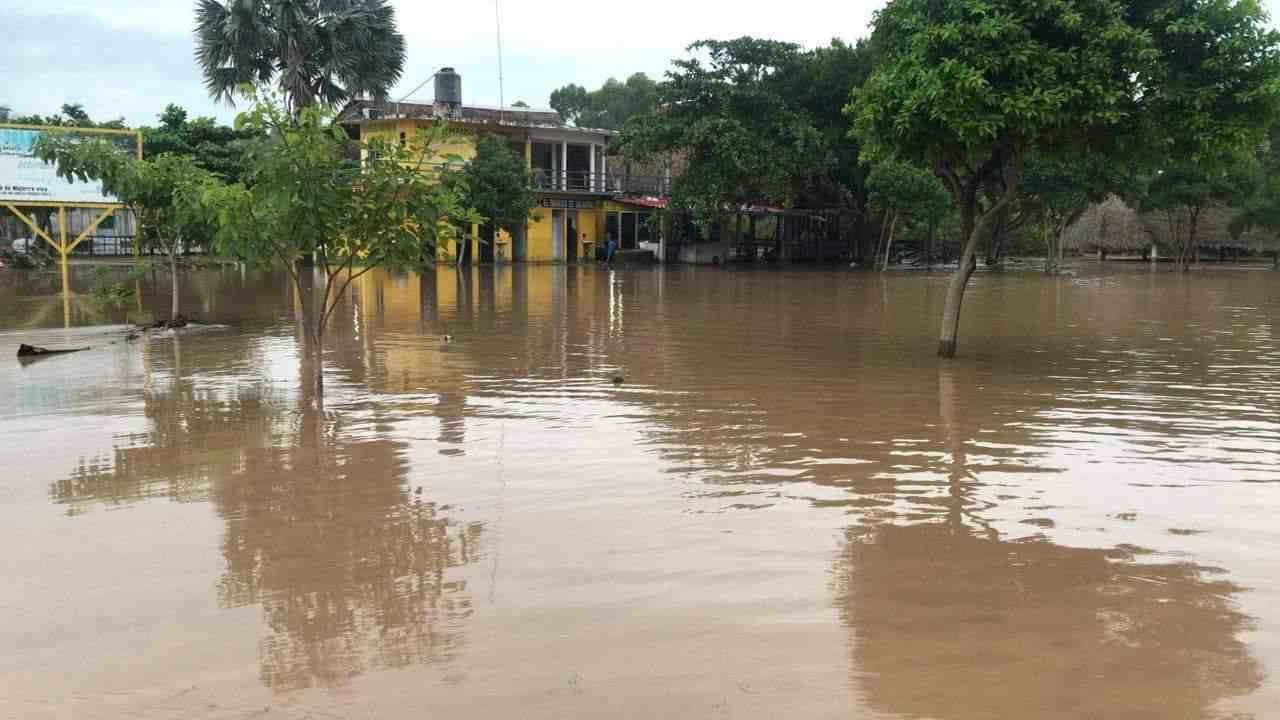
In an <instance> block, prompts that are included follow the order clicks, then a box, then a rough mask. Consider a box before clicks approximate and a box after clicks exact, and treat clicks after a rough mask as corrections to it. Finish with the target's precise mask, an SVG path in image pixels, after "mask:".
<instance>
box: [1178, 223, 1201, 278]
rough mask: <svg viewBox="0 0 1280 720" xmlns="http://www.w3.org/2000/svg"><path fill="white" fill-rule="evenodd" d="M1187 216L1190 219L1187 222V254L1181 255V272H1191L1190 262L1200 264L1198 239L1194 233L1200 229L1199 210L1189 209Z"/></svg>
mask: <svg viewBox="0 0 1280 720" xmlns="http://www.w3.org/2000/svg"><path fill="white" fill-rule="evenodd" d="M1189 216H1190V217H1189V218H1188V222H1187V252H1185V253H1183V258H1184V262H1183V264H1182V271H1183V272H1188V271H1190V270H1191V264H1190V263H1192V262H1194V263H1195V264H1196V265H1199V264H1200V241H1199V238H1197V237H1196V231H1197V230H1199V228H1200V209H1199V208H1191V209H1190V211H1189Z"/></svg>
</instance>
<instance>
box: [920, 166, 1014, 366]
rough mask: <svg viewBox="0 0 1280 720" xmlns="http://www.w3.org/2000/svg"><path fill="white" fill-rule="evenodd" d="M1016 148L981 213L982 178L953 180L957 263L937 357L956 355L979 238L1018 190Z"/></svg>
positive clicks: (943, 319) (974, 267)
mask: <svg viewBox="0 0 1280 720" xmlns="http://www.w3.org/2000/svg"><path fill="white" fill-rule="evenodd" d="M1015 152H1016V153H1018V155H1015V156H1005V158H1004V160H1005V161H1006V162H1009V161H1012V162H1013V163H1016V164H1015V165H1013V166H1010V165H1006V172H1007V171H1008V170H1009V169H1012V170H1013V172H1007V174H1006V175H1005V185H1004V194H1003V195H1001V196H1000V199H999V200H997V201H996V203H995V205H992V206H991V207H990V208H988V209H987V211H986V212H984V213H983V214H982V215H981V216H979V215H978V188H979V185H980V184H981V180H977V181H971V182H969V183H963V184H962V183H959V182H954V180H953V183H954V184H953V187H954V190H953V192H954V193H955V197H956V200H957V204H958V205H959V206H960V248H961V250H960V264H959V266H957V267H956V271H955V273H954V274H953V275H952V276H951V282H950V284H949V285H948V286H947V302H946V305H945V306H944V307H943V310H942V330H941V332H940V333H939V337H938V356H939V357H943V358H953V357H955V356H956V340H957V337H958V336H959V334H960V308H961V306H962V305H963V303H964V291H965V289H966V288H967V287H968V285H969V278H971V277H973V273H974V272H975V271H976V270H977V269H978V240H979V238H980V237H981V236H982V233H984V232H986V230H987V227H988V226H989V225H990V224H991V221H992V220H994V219H995V218H996V217H997V216H998V215H999V214H1000V213H1001V212H1003V211H1004V209H1005V208H1006V207H1008V205H1009V202H1010V201H1011V200H1012V199H1013V197H1014V196H1015V195H1017V193H1018V185H1019V181H1020V180H1021V160H1022V159H1021V156H1020V152H1021V151H1020V150H1017V151H1015ZM953 178H954V176H953Z"/></svg>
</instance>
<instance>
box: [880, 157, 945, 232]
mask: <svg viewBox="0 0 1280 720" xmlns="http://www.w3.org/2000/svg"><path fill="white" fill-rule="evenodd" d="M867 192H868V197H869V201H870V204H871V207H873V208H875V209H877V210H881V211H883V212H887V213H895V214H905V215H912V216H914V217H916V218H918V219H919V220H920V221H922V222H925V223H936V222H938V221H940V220H941V219H942V218H943V217H944V216H945V215H946V213H947V207H948V202H949V200H950V198H949V197H948V196H947V189H946V188H945V187H944V186H943V185H942V182H941V181H940V180H938V178H937V177H935V176H934V174H933V173H931V172H929V171H927V170H923V169H921V168H918V167H916V166H914V165H909V164H907V163H900V162H883V163H880V164H879V165H876V166H875V168H873V169H872V170H871V174H870V175H869V176H868V178H867Z"/></svg>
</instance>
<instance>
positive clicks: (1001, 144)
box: [849, 0, 1277, 357]
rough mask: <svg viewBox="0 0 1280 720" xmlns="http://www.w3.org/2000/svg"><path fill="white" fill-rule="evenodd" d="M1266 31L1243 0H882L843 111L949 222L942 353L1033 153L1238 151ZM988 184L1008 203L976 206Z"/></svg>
mask: <svg viewBox="0 0 1280 720" xmlns="http://www.w3.org/2000/svg"><path fill="white" fill-rule="evenodd" d="M1264 24H1265V16H1264V14H1263V13H1262V11H1261V9H1260V8H1259V7H1258V5H1257V3H1255V2H1253V1H1252V0H1239V1H1233V0H1217V1H1215V2H1206V3H1198V2H1197V3H1187V2H1181V1H1180V0H1146V1H1145V2H1137V3H1118V2H1114V0H973V1H972V2H963V3H956V2H952V3H944V2H935V1H934V0H890V2H889V4H888V5H887V6H885V8H884V9H882V10H881V11H880V12H879V13H878V14H877V15H876V19H875V29H874V34H873V38H874V40H873V41H874V42H875V44H876V46H877V52H878V53H880V55H879V58H880V59H879V63H878V64H877V67H876V70H875V71H874V72H873V73H872V75H871V77H870V79H869V80H868V81H867V83H866V84H865V85H864V86H863V87H862V88H860V89H858V90H857V91H856V92H855V93H854V97H853V101H852V103H851V104H850V107H849V112H850V114H851V115H852V117H853V121H854V129H855V132H856V133H857V135H858V137H860V138H861V139H862V140H863V141H864V142H865V143H866V145H867V150H868V151H869V153H870V155H871V156H872V158H873V159H878V158H883V157H890V156H898V157H901V158H902V159H906V160H910V161H914V162H918V163H922V164H926V165H927V166H929V167H932V168H933V169H934V171H935V172H936V173H937V174H938V175H939V177H941V178H942V180H943V182H944V183H946V185H947V188H948V190H949V192H950V193H951V195H952V199H953V202H954V203H955V205H956V207H957V210H958V211H959V214H960V223H961V257H960V265H959V267H958V269H957V271H956V273H955V274H954V275H953V277H952V280H951V284H950V286H949V288H948V292H947V298H946V304H945V308H944V310H943V316H942V328H941V332H940V338H939V345H938V354H939V355H941V356H943V357H953V356H954V355H955V352H956V343H957V335H958V331H959V324H960V310H961V304H962V301H963V299H964V292H965V288H966V287H967V286H968V282H969V278H970V277H971V276H972V274H973V272H974V271H975V269H976V267H977V258H976V250H977V243H978V238H979V237H980V236H982V235H983V234H984V232H985V231H986V230H987V227H988V225H989V224H990V223H991V222H992V220H993V219H994V218H995V217H997V216H998V214H999V213H1000V212H1001V211H1002V210H1003V209H1004V208H1005V207H1006V206H1007V205H1008V204H1009V203H1010V202H1012V201H1013V200H1014V199H1015V198H1016V197H1017V196H1018V193H1019V187H1020V183H1021V181H1022V174H1023V167H1024V160H1025V158H1026V157H1027V155H1028V153H1029V152H1032V153H1036V154H1040V155H1043V156H1045V157H1050V158H1063V157H1069V156H1070V154H1071V153H1072V152H1075V151H1078V150H1079V149H1080V148H1082V147H1090V148H1093V149H1094V150H1108V151H1113V152H1114V153H1115V154H1116V156H1120V155H1121V154H1122V151H1124V150H1128V151H1130V152H1135V151H1142V147H1140V146H1145V148H1146V151H1147V152H1150V151H1151V148H1161V149H1162V150H1163V151H1165V152H1175V151H1176V152H1178V153H1180V154H1182V155H1185V156H1189V157H1195V158H1199V157H1204V156H1206V155H1211V154H1214V153H1217V152H1219V151H1220V150H1221V148H1222V147H1224V146H1229V145H1232V144H1237V143H1240V142H1244V141H1245V140H1246V138H1247V137H1248V136H1249V135H1250V134H1251V132H1252V131H1253V128H1254V127H1255V126H1256V124H1257V122H1258V120H1257V118H1259V117H1268V116H1269V112H1267V110H1269V108H1270V107H1271V105H1272V103H1273V101H1274V98H1275V94H1276V90H1277V85H1276V82H1275V79H1276V77H1277V73H1276V46H1277V43H1276V38H1275V35H1274V33H1270V32H1267V31H1265V29H1264V27H1263V26H1264ZM1242 61H1246V62H1247V64H1248V69H1247V71H1242V72H1239V73H1234V74H1233V73H1232V72H1231V70H1230V68H1229V67H1227V66H1228V65H1230V64H1231V63H1232V62H1242ZM1175 111H1176V112H1175ZM1260 112H1261V113H1262V115H1261V116H1259V115H1258V113H1260ZM1172 115H1180V116H1181V117H1172ZM997 175H998V176H999V177H1000V178H1001V180H1002V192H1001V193H1000V194H999V196H998V197H995V198H993V199H992V200H991V201H990V202H988V203H983V202H982V197H981V196H982V190H983V188H984V186H985V185H986V184H987V183H988V181H989V180H990V179H991V178H992V177H994V176H997Z"/></svg>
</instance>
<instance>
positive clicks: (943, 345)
mask: <svg viewBox="0 0 1280 720" xmlns="http://www.w3.org/2000/svg"><path fill="white" fill-rule="evenodd" d="M973 215H974V208H973V206H972V204H968V205H966V206H965V207H962V208H961V209H960V237H961V243H962V244H961V246H960V265H959V267H957V268H956V271H955V273H953V274H952V275H951V282H950V284H948V285H947V304H946V306H945V307H943V309H942V332H941V334H940V336H939V338H938V357H943V358H953V357H955V356H956V338H957V337H958V336H959V333H960V306H961V304H962V303H963V302H964V290H965V287H966V286H968V284H969V278H970V277H972V276H973V271H974V270H976V269H977V265H978V258H977V255H976V253H977V250H978V238H977V235H976V233H975V230H976V229H977V228H975V227H974V217H973Z"/></svg>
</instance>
